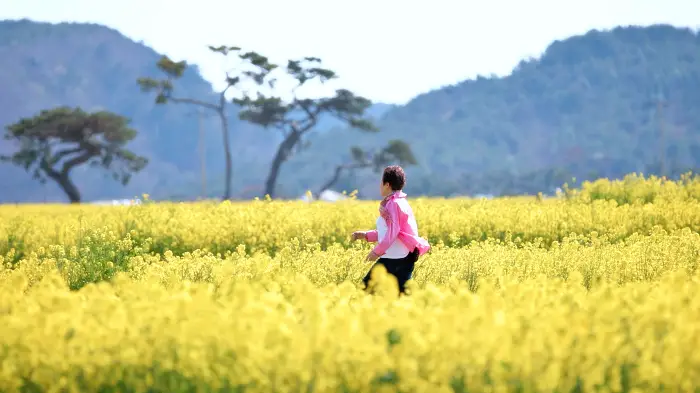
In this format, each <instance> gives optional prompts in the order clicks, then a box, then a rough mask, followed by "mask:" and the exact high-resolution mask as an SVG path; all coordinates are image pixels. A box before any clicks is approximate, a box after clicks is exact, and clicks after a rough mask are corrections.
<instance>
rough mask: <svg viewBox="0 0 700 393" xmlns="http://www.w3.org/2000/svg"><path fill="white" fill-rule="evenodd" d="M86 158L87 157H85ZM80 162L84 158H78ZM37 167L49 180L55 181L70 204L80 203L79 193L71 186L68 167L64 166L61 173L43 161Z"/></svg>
mask: <svg viewBox="0 0 700 393" xmlns="http://www.w3.org/2000/svg"><path fill="white" fill-rule="evenodd" d="M85 156H87V155H85ZM78 159H80V160H81V161H84V157H78ZM39 166H40V167H41V169H42V170H43V171H44V173H46V176H48V177H49V178H50V179H51V180H53V181H55V182H56V183H57V184H58V186H59V187H61V189H63V192H65V193H66V196H67V197H68V200H69V201H70V203H80V191H78V187H76V186H75V184H73V182H72V181H71V180H70V176H69V173H70V168H71V167H69V166H66V167H65V168H64V170H62V171H61V172H59V171H57V170H55V169H53V168H52V167H51V166H50V165H49V164H48V163H47V162H46V161H45V160H41V162H40V163H39Z"/></svg>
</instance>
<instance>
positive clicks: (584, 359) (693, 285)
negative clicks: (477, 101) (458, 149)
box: [0, 178, 700, 393]
mask: <svg viewBox="0 0 700 393" xmlns="http://www.w3.org/2000/svg"><path fill="white" fill-rule="evenodd" d="M698 184H699V183H698V182H697V181H695V180H694V181H693V182H689V183H687V184H676V183H664V182H660V181H658V180H654V179H651V180H643V181H642V180H639V179H636V178H631V179H630V178H628V179H626V180H625V181H623V182H607V183H606V182H596V183H593V184H587V185H585V186H584V187H583V189H582V190H574V191H572V190H568V189H567V190H566V196H565V197H564V198H561V199H544V200H541V199H539V198H509V199H497V200H491V201H479V200H466V199H457V200H439V199H432V200H431V199H412V200H411V203H412V205H413V207H414V210H415V212H416V215H417V216H418V220H419V225H420V230H421V234H423V235H425V236H427V237H429V238H430V240H431V242H432V243H433V245H434V248H433V250H432V251H431V252H430V253H429V254H427V255H426V256H424V257H423V258H421V259H420V260H419V262H418V263H417V266H416V270H415V276H414V280H412V281H411V282H409V285H410V296H406V297H398V296H397V293H396V289H395V287H394V286H392V285H391V284H393V282H392V279H391V277H389V276H386V275H385V274H384V272H382V271H381V270H379V271H378V272H377V275H376V277H375V279H376V282H377V285H378V289H379V291H378V293H377V294H376V295H375V296H370V295H367V294H365V293H364V292H363V291H362V290H361V289H360V288H359V282H360V280H361V278H362V276H363V275H364V274H365V273H366V272H367V270H368V268H369V265H368V264H366V263H364V262H363V261H362V259H363V257H364V256H365V255H366V254H367V252H368V250H369V247H370V246H369V245H367V244H366V243H354V244H351V243H349V242H348V235H349V233H350V232H351V231H353V230H356V229H369V228H371V227H372V226H373V223H374V220H375V217H376V214H377V204H376V203H375V202H358V201H347V202H343V203H338V204H325V203H312V204H305V203H302V202H277V201H275V202H269V201H257V202H250V203H223V204H214V203H198V204H156V203H154V204H150V203H149V204H145V205H142V206H134V207H112V206H109V207H97V206H21V207H16V206H0V392H37V393H38V392H57V393H58V392H61V393H63V392H151V393H155V392H163V393H166V392H167V393H179V392H304V393H307V392H416V393H418V392H438V393H440V392H454V393H463V392H519V393H526V392H557V393H563V392H576V393H583V392H639V393H641V392H662V391H663V392H692V391H694V390H696V389H697V388H696V386H698V383H699V381H700V351H698V350H697V348H700V297H699V296H697V294H698V293H699V292H700V271H699V269H698V267H699V265H700V234H699V232H700V206H699V205H698V203H699V202H698V195H700V194H698V193H697V189H698V187H697V185H698ZM628 202H631V203H628ZM646 202H653V203H646Z"/></svg>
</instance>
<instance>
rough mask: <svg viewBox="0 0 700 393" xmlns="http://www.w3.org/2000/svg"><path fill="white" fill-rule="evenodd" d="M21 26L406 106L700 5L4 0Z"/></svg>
mask: <svg viewBox="0 0 700 393" xmlns="http://www.w3.org/2000/svg"><path fill="white" fill-rule="evenodd" d="M25 17H26V18H30V19H34V20H40V21H49V22H59V21H80V22H94V23H100V24H104V25H107V26H110V27H113V28H115V29H117V30H119V31H121V32H122V33H123V34H125V35H126V36H129V37H131V38H132V39H134V40H136V41H139V40H142V41H143V42H144V43H145V44H147V45H149V46H151V47H153V48H154V49H155V50H156V51H158V52H161V53H165V54H168V55H169V56H171V57H173V58H175V59H176V60H181V59H184V60H187V61H188V62H191V63H196V64H197V65H199V66H200V68H201V70H202V73H203V76H204V77H205V78H207V79H208V80H209V81H211V82H213V83H215V86H219V85H217V82H218V81H219V80H220V79H221V71H222V69H223V68H224V65H223V64H222V61H221V58H220V57H219V56H214V55H212V54H210V53H208V49H207V48H206V46H207V45H215V46H216V45H220V44H226V45H235V46H242V47H243V48H245V49H252V50H256V51H259V52H261V53H263V54H266V55H268V56H270V57H271V58H272V59H273V60H277V61H283V60H284V59H287V58H291V57H301V56H316V57H320V58H322V59H323V60H324V64H325V66H327V67H329V68H332V69H334V70H335V71H336V72H337V73H338V74H339V75H340V77H341V78H340V79H339V81H338V85H342V86H343V87H347V88H350V89H352V90H354V91H355V92H357V93H358V94H362V95H365V96H367V97H369V98H371V99H372V100H374V101H380V102H390V103H405V102H406V101H408V100H410V99H411V98H412V97H414V96H416V95H418V94H420V93H423V92H426V91H429V90H432V89H435V88H439V87H441V86H444V85H449V84H453V83H456V82H459V81H462V80H464V79H468V78H473V77H475V76H476V75H478V74H481V75H489V74H492V73H493V74H497V75H504V74H508V73H509V72H510V71H511V69H512V68H513V67H514V66H515V65H516V64H517V63H518V61H519V60H520V59H522V58H524V57H527V56H539V55H540V54H541V52H542V51H543V50H544V49H545V48H546V47H547V45H548V44H549V43H550V42H551V41H553V40H555V39H563V38H566V37H568V36H571V35H574V34H581V33H585V32H586V31H588V30H590V29H592V28H610V27H614V26H616V25H629V24H639V25H649V24H654V23H670V24H673V25H676V26H689V27H692V28H697V27H700V0H586V1H583V0H527V1H524V0H482V1H475V0H461V1H460V0H430V1H418V0H408V1H406V0H404V1H399V0H373V1H370V0H352V1H342V2H341V1H332V0H295V1H292V0H197V1H178V0H168V1H165V0H120V1H114V0H111V1H104V0H0V19H19V18H25ZM338 85H336V86H338ZM317 93H318V94H326V92H325V91H321V90H318V91H317Z"/></svg>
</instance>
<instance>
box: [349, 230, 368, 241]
mask: <svg viewBox="0 0 700 393" xmlns="http://www.w3.org/2000/svg"><path fill="white" fill-rule="evenodd" d="M358 239H362V240H364V239H367V235H366V234H365V233H364V232H362V231H357V232H353V233H352V240H353V241H355V240H358Z"/></svg>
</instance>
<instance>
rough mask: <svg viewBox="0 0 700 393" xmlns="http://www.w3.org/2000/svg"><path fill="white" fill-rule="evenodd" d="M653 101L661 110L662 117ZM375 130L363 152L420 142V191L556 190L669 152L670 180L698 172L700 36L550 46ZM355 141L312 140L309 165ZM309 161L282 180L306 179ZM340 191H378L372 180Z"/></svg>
mask: <svg viewBox="0 0 700 393" xmlns="http://www.w3.org/2000/svg"><path fill="white" fill-rule="evenodd" d="M657 103H663V104H664V105H665V107H663V108H662V113H661V115H660V117H658V116H657ZM379 126H380V127H381V128H382V130H383V131H382V133H380V134H378V135H376V136H372V137H368V138H366V139H363V141H362V143H364V144H377V143H379V142H381V141H384V140H387V139H389V138H393V137H397V136H400V137H402V138H405V139H406V140H407V141H408V142H411V143H413V145H414V149H415V150H416V152H417V155H418V157H419V160H421V162H422V165H421V168H416V169H413V170H411V171H410V175H411V179H410V182H411V183H410V186H409V188H410V190H411V192H412V193H413V194H431V195H451V194H465V193H466V194H476V193H493V194H502V193H524V192H526V193H536V192H538V191H543V192H551V191H552V190H553V189H554V188H555V187H556V186H559V185H561V184H562V183H563V182H564V181H569V183H571V178H572V177H576V178H577V180H578V181H581V180H583V179H590V178H596V177H621V176H622V175H624V174H625V173H629V172H635V171H636V172H644V173H645V174H651V173H656V174H658V173H660V170H661V157H662V154H661V150H662V148H661V147H662V146H665V151H664V153H665V154H663V156H664V157H665V159H664V162H665V165H664V166H665V173H666V174H669V175H677V174H679V173H680V172H683V171H685V170H688V169H695V170H697V169H698V168H699V167H700V36H699V35H698V34H697V33H696V32H693V31H691V30H689V29H679V28H674V27H671V26H666V25H657V26H650V27H625V28H623V27H618V28H616V29H613V30H610V31H596V30H593V31H590V32H589V33H587V34H585V35H581V36H576V37H571V38H569V39H566V40H563V41H555V42H553V43H552V44H551V45H550V46H549V47H548V48H547V50H546V51H545V52H544V54H543V55H542V56H541V57H540V58H537V59H527V60H523V61H522V62H520V64H518V65H517V66H516V67H515V68H514V70H513V72H512V74H511V75H509V76H507V77H503V78H495V77H494V78H486V77H479V78H476V79H473V80H466V81H464V82H461V83H458V84H456V85H453V86H448V87H445V88H441V89H437V90H434V91H431V92H428V93H426V94H422V95H420V96H418V97H416V98H414V99H413V100H411V101H410V102H409V103H408V104H406V105H405V106H401V107H396V108H393V109H391V110H390V111H388V112H387V113H386V114H385V115H384V117H383V120H382V121H381V122H380V123H379ZM661 129H663V130H664V135H665V136H663V137H662V135H661ZM352 139H353V136H352V134H351V133H344V134H343V135H334V136H333V137H332V138H330V137H329V138H321V139H319V140H317V141H316V142H315V150H314V151H313V155H314V156H313V161H314V162H319V163H322V164H326V165H327V164H330V163H331V162H333V161H334V160H336V159H337V158H335V157H333V156H332V154H330V152H331V150H332V146H334V145H343V144H345V143H348V142H349V141H351V140H352ZM311 156H312V152H309V154H308V155H307V156H306V157H307V159H302V158H301V157H299V159H298V160H296V161H295V162H294V163H291V164H290V165H289V166H288V167H287V168H286V170H287V171H288V172H287V173H295V174H296V176H302V175H303V174H302V173H300V172H299V171H300V170H301V169H302V168H305V167H306V165H307V164H308V163H309V161H310V160H311V158H310V157H311ZM343 184H344V187H348V188H350V189H352V188H354V187H359V188H360V189H364V190H367V192H373V191H374V189H375V188H376V180H375V179H374V177H372V176H369V175H364V176H360V177H355V178H350V177H348V178H346V179H344V183H343ZM297 191H301V189H297Z"/></svg>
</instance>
